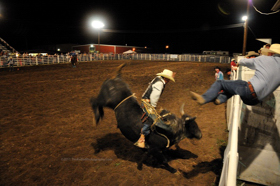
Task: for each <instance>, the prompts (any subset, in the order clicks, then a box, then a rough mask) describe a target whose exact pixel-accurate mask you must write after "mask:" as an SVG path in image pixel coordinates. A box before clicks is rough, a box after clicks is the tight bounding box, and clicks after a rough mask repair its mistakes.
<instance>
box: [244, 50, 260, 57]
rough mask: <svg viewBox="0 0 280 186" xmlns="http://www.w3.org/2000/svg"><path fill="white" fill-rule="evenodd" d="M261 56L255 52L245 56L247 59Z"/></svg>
mask: <svg viewBox="0 0 280 186" xmlns="http://www.w3.org/2000/svg"><path fill="white" fill-rule="evenodd" d="M259 55H260V54H259V53H256V52H255V51H250V52H248V54H247V55H246V56H245V57H246V58H255V57H258V56H259Z"/></svg>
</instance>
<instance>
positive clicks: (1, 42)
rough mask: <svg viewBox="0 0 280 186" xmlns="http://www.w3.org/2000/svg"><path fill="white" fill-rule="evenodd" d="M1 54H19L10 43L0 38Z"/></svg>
mask: <svg viewBox="0 0 280 186" xmlns="http://www.w3.org/2000/svg"><path fill="white" fill-rule="evenodd" d="M0 53H1V54H3V53H5V54H9V53H18V51H16V50H15V49H14V48H13V47H12V46H11V45H9V43H7V42H6V41H5V40H4V39H2V38H1V37H0Z"/></svg>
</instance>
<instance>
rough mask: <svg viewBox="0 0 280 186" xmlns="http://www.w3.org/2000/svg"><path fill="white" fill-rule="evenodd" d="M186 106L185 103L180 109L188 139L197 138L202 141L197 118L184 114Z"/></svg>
mask: <svg viewBox="0 0 280 186" xmlns="http://www.w3.org/2000/svg"><path fill="white" fill-rule="evenodd" d="M184 106H185V104H184V103H183V104H182V106H181V108H180V113H181V117H182V120H183V121H184V122H185V127H186V137H187V138H196V139H201V138H202V134H201V131H200V129H199V127H198V125H197V123H196V121H195V119H196V117H191V116H189V115H187V114H185V112H184Z"/></svg>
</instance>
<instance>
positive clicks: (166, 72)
mask: <svg viewBox="0 0 280 186" xmlns="http://www.w3.org/2000/svg"><path fill="white" fill-rule="evenodd" d="M157 76H162V77H165V78H167V79H170V80H171V81H174V82H175V79H174V73H173V72H172V71H171V70H167V69H164V70H163V72H161V73H157Z"/></svg>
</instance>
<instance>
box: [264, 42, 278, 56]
mask: <svg viewBox="0 0 280 186" xmlns="http://www.w3.org/2000/svg"><path fill="white" fill-rule="evenodd" d="M262 52H271V53H275V54H280V44H272V45H271V46H270V48H269V49H268V48H263V49H262Z"/></svg>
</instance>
